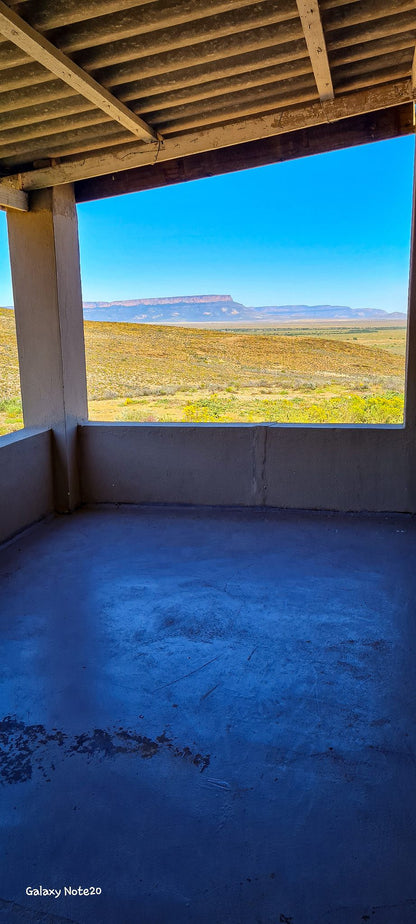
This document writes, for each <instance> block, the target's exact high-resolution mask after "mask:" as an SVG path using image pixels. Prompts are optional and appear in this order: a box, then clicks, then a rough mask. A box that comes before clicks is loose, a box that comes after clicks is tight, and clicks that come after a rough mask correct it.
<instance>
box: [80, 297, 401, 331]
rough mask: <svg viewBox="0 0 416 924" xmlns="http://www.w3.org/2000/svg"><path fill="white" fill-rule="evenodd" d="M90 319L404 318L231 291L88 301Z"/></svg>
mask: <svg viewBox="0 0 416 924" xmlns="http://www.w3.org/2000/svg"><path fill="white" fill-rule="evenodd" d="M84 317H85V319H86V320H87V321H120V322H122V323H133V324H204V325H205V324H206V325H208V326H209V324H210V322H213V323H214V322H215V323H216V324H218V322H224V323H225V324H227V326H228V325H229V324H230V323H231V324H232V323H238V322H245V323H246V324H247V323H248V324H256V323H258V324H261V322H267V323H271V322H273V321H274V322H278V321H302V320H304V321H307V320H315V321H331V320H334V321H336V320H338V321H342V320H346V321H361V320H365V319H368V320H371V319H373V320H377V319H379V320H380V321H383V320H384V321H394V320H398V321H403V320H405V318H406V314H405V312H403V311H384V310H383V309H382V308H348V306H346V305H264V306H261V307H258V308H256V307H251V306H247V305H243V304H242V303H241V302H235V301H234V299H233V298H232V297H231V295H175V296H172V297H171V298H166V297H163V298H130V299H120V300H119V301H114V302H84Z"/></svg>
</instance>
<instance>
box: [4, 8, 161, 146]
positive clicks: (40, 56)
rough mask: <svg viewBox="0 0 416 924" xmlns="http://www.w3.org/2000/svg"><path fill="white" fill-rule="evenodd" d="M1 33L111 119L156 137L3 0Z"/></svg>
mask: <svg viewBox="0 0 416 924" xmlns="http://www.w3.org/2000/svg"><path fill="white" fill-rule="evenodd" d="M0 34H1V35H2V36H4V38H6V39H8V41H9V42H12V43H13V44H14V45H17V47H18V48H21V49H22V50H23V51H24V52H25V53H26V54H27V55H29V56H30V57H31V58H33V59H34V60H35V61H38V62H39V64H42V66H43V67H44V68H46V70H48V71H50V72H51V73H52V74H55V76H56V77H59V78H60V80H63V81H64V83H67V84H68V85H69V86H70V87H72V88H73V90H75V91H76V92H77V93H79V94H80V96H84V97H85V99H88V100H90V102H91V103H93V104H94V106H97V108H98V109H102V111H103V112H105V114H106V115H107V116H108V117H109V118H110V119H113V120H114V121H115V122H118V123H119V124H120V125H122V126H123V128H126V129H128V131H130V132H132V134H133V135H135V136H136V138H139V139H141V140H144V141H154V140H155V139H156V137H157V136H156V132H155V131H154V130H153V128H151V127H150V126H149V125H147V123H146V122H144V121H143V119H141V118H140V117H139V116H137V115H136V114H135V113H134V112H132V111H131V109H128V108H127V106H125V105H124V103H121V102H120V100H118V99H116V97H115V96H113V95H112V93H109V91H108V90H106V89H105V88H104V87H102V86H101V85H100V84H99V83H97V81H96V80H94V78H93V77H91V76H90V75H89V74H87V73H86V71H84V70H82V68H81V67H78V65H77V64H75V63H74V61H72V60H71V58H68V56H67V55H65V54H64V53H63V52H62V51H60V50H59V48H56V47H55V45H52V43H51V42H49V41H48V39H46V38H45V37H44V36H43V35H41V34H40V33H39V32H36V30H35V29H32V26H29V24H28V23H27V22H25V21H24V19H22V18H21V17H20V16H18V15H17V13H15V12H14V11H13V10H11V9H10V7H8V6H7V5H6V4H5V3H3V2H2V0H0Z"/></svg>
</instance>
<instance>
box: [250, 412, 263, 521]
mask: <svg viewBox="0 0 416 924" xmlns="http://www.w3.org/2000/svg"><path fill="white" fill-rule="evenodd" d="M266 431H267V427H265V426H259V427H253V436H252V443H251V503H252V505H253V506H255V507H259V506H263V505H264V497H265V484H264V472H265V454H266V439H267V433H266Z"/></svg>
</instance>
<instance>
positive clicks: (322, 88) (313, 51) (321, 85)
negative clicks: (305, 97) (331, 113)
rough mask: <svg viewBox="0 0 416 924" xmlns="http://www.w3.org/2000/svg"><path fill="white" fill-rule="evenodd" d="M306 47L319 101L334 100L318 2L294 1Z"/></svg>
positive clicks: (315, 0) (312, 0)
mask: <svg viewBox="0 0 416 924" xmlns="http://www.w3.org/2000/svg"><path fill="white" fill-rule="evenodd" d="M296 4H297V8H298V12H299V16H300V21H301V23H302V29H303V34H304V36H305V41H306V46H307V49H308V53H309V57H310V59H311V64H312V70H313V74H314V77H315V81H316V86H317V88H318V93H319V99H320V100H321V101H322V102H323V101H325V100H329V99H333V98H334V88H333V86H332V77H331V70H330V67H329V61H328V52H327V49H326V42H325V36H324V30H323V28H322V21H321V14H320V12H319V3H318V0H296Z"/></svg>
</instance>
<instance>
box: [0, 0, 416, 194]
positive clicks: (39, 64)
mask: <svg viewBox="0 0 416 924" xmlns="http://www.w3.org/2000/svg"><path fill="white" fill-rule="evenodd" d="M415 45H416V0H349V2H346V0H319V4H318V0H308V2H306V0H260V2H258V0H210V2H209V0H144V2H141V3H137V2H135V0H9V2H8V3H4V2H1V0H0V175H1V176H2V180H1V182H0V188H1V187H2V188H3V189H6V188H7V189H20V190H30V189H36V188H40V187H42V186H47V185H53V184H54V183H62V182H72V181H77V180H83V181H86V180H88V178H92V177H99V176H104V175H110V174H114V173H118V172H119V171H124V172H125V171H126V169H134V170H135V171H136V172H137V168H138V167H140V166H147V168H149V166H150V165H152V164H154V163H155V162H158V163H159V164H160V163H163V162H170V161H174V160H175V161H176V162H177V160H178V158H184V157H192V156H196V155H198V156H200V155H201V154H202V153H204V152H210V151H211V152H212V151H222V150H223V149H225V148H230V153H231V150H232V149H235V146H236V145H243V144H250V143H252V142H255V141H256V140H260V139H267V138H271V137H274V138H276V136H281V135H283V134H285V133H291V134H292V133H293V132H297V131H299V132H302V131H303V132H304V131H305V130H306V131H309V130H310V131H312V132H313V131H315V132H316V127H317V126H320V125H328V123H334V124H336V123H338V122H340V126H341V122H342V124H343V126H344V129H343V130H345V120H346V119H348V118H351V119H354V118H355V119H357V118H362V117H363V116H365V115H366V114H368V113H376V112H380V111H384V110H386V109H389V108H390V107H391V108H395V109H397V107H404V106H406V118H401V117H400V118H398V119H396V122H395V124H397V127H398V128H397V134H400V133H404V131H405V129H404V127H403V126H404V124H406V125H407V129H406V130H411V128H410V118H409V111H410V106H411V101H412V100H413V99H414V95H415V82H416V75H415V65H414V64H413V61H414V53H415ZM412 72H413V78H412ZM356 124H357V125H358V123H356ZM360 124H361V123H360ZM362 124H363V125H364V124H367V123H364V122H363V123H362ZM383 124H384V126H385V125H386V122H385V121H384V123H383ZM392 124H393V123H392ZM363 131H368V128H367V129H363ZM390 131H391V129H390ZM370 134H371V132H370ZM376 136H377V133H376ZM381 136H383V135H382V134H381V135H380V137H381ZM333 137H334V138H335V137H336V129H335V134H333ZM363 140H365V138H363ZM368 140H371V138H368ZM335 146H336V145H335ZM241 150H243V149H241ZM282 150H283V149H282ZM268 156H269V155H268ZM291 156H293V155H291ZM240 160H241V158H240ZM147 182H148V181H147ZM83 189H84V192H83V196H84V198H85V197H86V193H85V184H84V187H83ZM103 194H105V193H103ZM9 200H10V196H9ZM0 201H1V199H0ZM16 201H18V200H17V199H16Z"/></svg>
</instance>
